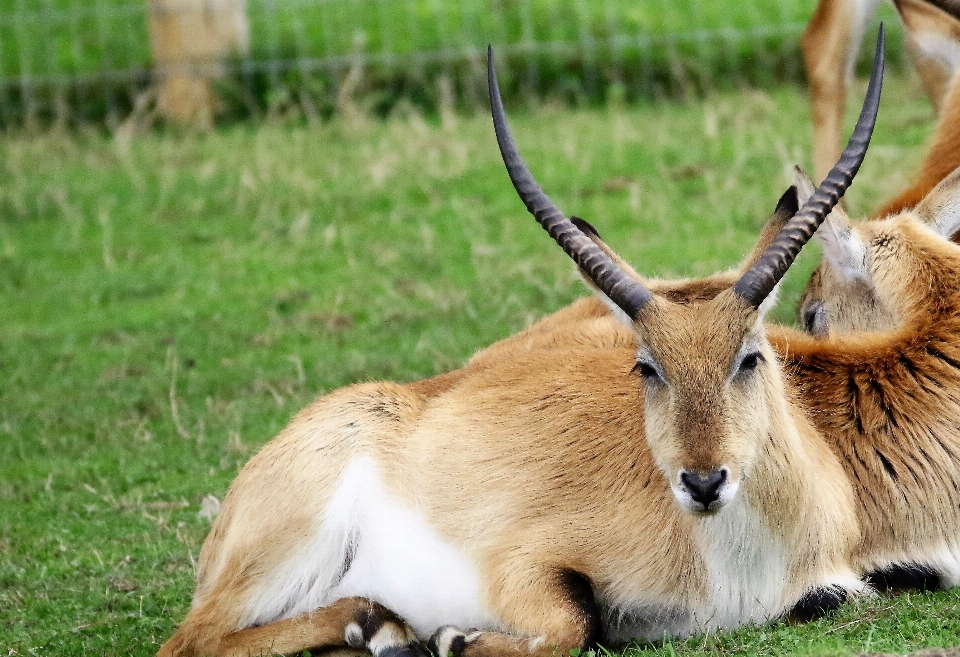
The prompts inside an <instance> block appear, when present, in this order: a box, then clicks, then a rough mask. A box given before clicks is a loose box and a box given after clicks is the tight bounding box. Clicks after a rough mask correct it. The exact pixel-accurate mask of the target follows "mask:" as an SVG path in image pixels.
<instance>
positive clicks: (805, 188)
mask: <svg viewBox="0 0 960 657" xmlns="http://www.w3.org/2000/svg"><path fill="white" fill-rule="evenodd" d="M793 186H794V187H796V188H797V202H798V203H799V204H800V205H801V206H802V205H803V204H804V203H806V202H807V199H809V198H810V197H811V196H813V192H814V190H815V189H816V188H815V186H814V184H813V181H812V180H810V176H808V175H807V174H806V173H805V172H804V170H803V169H801V168H800V167H798V166H795V167H793Z"/></svg>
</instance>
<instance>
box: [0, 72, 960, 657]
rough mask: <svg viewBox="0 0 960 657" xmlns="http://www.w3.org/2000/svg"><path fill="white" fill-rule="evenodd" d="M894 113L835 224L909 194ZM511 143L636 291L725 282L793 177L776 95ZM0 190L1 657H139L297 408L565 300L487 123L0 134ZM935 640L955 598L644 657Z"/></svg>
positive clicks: (545, 129)
mask: <svg viewBox="0 0 960 657" xmlns="http://www.w3.org/2000/svg"><path fill="white" fill-rule="evenodd" d="M860 91H861V90H857V91H855V93H854V97H859V93H860ZM919 97H920V92H919V90H918V88H917V86H916V85H915V84H910V83H907V82H904V81H903V80H898V79H896V78H894V79H891V80H889V81H888V84H887V89H886V92H885V100H884V107H883V110H882V114H881V118H880V122H879V125H878V128H877V133H876V136H875V142H874V145H873V147H872V148H871V151H870V155H869V158H868V160H867V162H866V164H865V165H864V168H863V171H862V173H861V175H860V177H859V178H858V182H857V184H856V185H855V186H854V189H853V190H852V192H851V206H852V208H853V209H854V210H856V209H863V208H866V207H870V206H872V205H874V204H875V203H876V202H878V201H879V200H880V199H881V198H883V197H885V196H887V195H888V194H889V193H891V192H892V191H893V190H896V189H898V188H900V187H901V186H902V185H903V184H904V182H905V180H906V174H905V173H904V172H907V171H910V170H911V168H912V166H913V165H914V164H915V163H916V161H917V159H918V156H919V153H920V150H919V148H918V145H919V144H921V143H922V141H923V139H924V137H925V135H926V134H927V133H928V131H929V128H930V125H931V120H932V119H931V112H930V110H929V108H928V107H927V105H926V104H925V103H924V102H923V101H921V100H919ZM851 111H853V109H851ZM512 117H513V125H514V128H515V133H516V135H517V138H518V140H519V142H520V144H521V146H522V147H523V149H524V152H525V155H526V156H527V159H528V162H529V163H530V165H531V167H532V168H533V170H534V171H535V172H536V174H537V176H538V177H539V179H540V181H541V182H542V184H543V185H544V186H545V187H546V189H547V190H549V192H550V193H551V194H552V195H553V196H554V198H555V199H556V200H557V201H558V202H559V203H560V204H561V205H562V206H563V207H565V208H567V209H568V211H569V212H571V213H573V212H576V213H578V214H580V215H582V216H584V217H585V218H587V219H589V220H590V221H592V222H594V223H595V225H596V226H597V227H598V229H599V230H600V231H601V232H602V234H603V235H604V237H605V238H606V239H607V241H608V242H609V243H610V244H611V245H613V246H614V247H615V248H617V249H619V250H620V251H621V252H622V253H623V254H624V256H625V257H627V259H628V260H630V261H631V262H632V263H634V264H635V265H636V266H637V267H638V268H639V269H640V270H641V271H642V272H644V273H645V274H649V275H660V276H678V275H702V274H707V273H710V272H713V271H715V270H717V269H720V268H722V267H726V266H729V265H731V264H733V263H735V262H737V261H738V259H739V258H740V257H741V256H742V255H743V254H744V253H746V252H747V250H748V249H749V246H750V244H751V243H752V240H753V239H754V238H755V236H756V235H757V232H758V230H759V228H760V226H761V225H762V223H763V221H764V219H765V217H766V216H767V215H768V213H769V212H770V211H771V210H772V208H773V205H774V203H775V201H776V199H777V198H778V196H779V195H780V193H781V192H782V191H783V190H784V189H785V172H786V171H787V170H788V167H789V166H790V165H792V164H793V163H794V162H796V161H800V162H806V161H807V160H808V157H807V152H808V144H809V142H810V139H809V127H808V126H809V119H808V116H807V113H806V99H805V98H804V96H803V95H802V94H800V93H798V92H797V91H796V90H795V89H793V88H778V89H775V90H773V91H771V92H769V93H761V92H741V93H737V94H727V93H717V94H712V95H710V96H708V97H707V98H706V100H704V101H703V102H698V103H690V104H655V105H642V106H638V107H628V108H623V107H617V106H610V107H608V108H606V109H590V110H586V109H585V110H580V111H570V110H566V109H556V108H551V107H545V108H542V109H540V110H538V111H536V112H533V113H529V112H526V113H525V112H523V111H514V112H512ZM0 180H2V181H3V182H2V184H0V651H3V650H14V651H16V654H20V655H29V654H35V655H80V654H90V655H150V654H153V653H154V652H155V650H156V649H157V647H158V645H159V643H160V642H161V641H162V640H164V639H165V638H166V637H168V636H169V635H170V634H171V633H172V631H173V628H174V627H175V624H176V623H177V622H178V621H179V620H181V619H182V618H183V616H184V614H185V612H186V609H187V607H188V605H189V601H190V596H191V592H192V583H193V574H192V563H193V560H194V559H195V558H196V555H197V552H198V550H199V547H200V545H201V543H202V541H203V538H204V536H205V534H206V532H207V530H208V528H209V524H208V522H207V521H206V520H202V519H200V518H199V517H198V510H199V508H200V503H201V500H202V499H203V498H204V496H206V495H209V494H212V495H215V496H217V497H222V496H223V494H224V491H225V490H226V487H227V486H228V484H229V483H230V481H231V480H232V479H233V477H234V476H235V475H236V473H237V471H238V469H239V468H240V467H241V466H242V464H243V463H244V462H245V461H246V459H247V458H248V457H249V456H250V455H251V454H252V453H254V452H255V451H256V450H257V449H258V448H259V447H260V446H261V445H262V444H263V443H265V442H266V441H267V440H269V439H270V438H271V437H272V436H273V435H274V434H275V433H276V432H277V431H278V430H279V429H280V428H281V427H282V426H283V425H284V424H285V422H286V421H287V420H288V419H289V418H290V416H291V415H292V414H293V413H294V412H295V411H296V410H297V409H299V408H300V407H302V406H304V405H305V404H306V403H308V402H309V400H311V399H312V398H313V397H314V396H315V395H317V394H318V393H321V392H324V391H329V390H331V389H333V388H335V387H338V386H342V385H346V384H349V383H352V382H355V381H363V380H368V379H374V378H391V379H398V380H410V379H414V378H417V377H423V376H428V375H431V374H434V373H437V372H442V371H444V370H447V369H450V368H452V367H456V366H458V365H459V364H461V363H463V362H464V360H465V359H466V358H468V357H469V356H470V354H471V353H473V352H474V351H475V350H477V349H479V348H482V347H483V346H485V345H487V344H489V343H491V342H492V341H494V340H496V339H498V338H501V337H504V336H507V335H509V334H511V333H513V332H515V331H517V330H519V329H521V328H522V327H524V326H526V325H528V324H529V323H530V322H532V321H534V320H535V319H537V318H538V317H541V316H542V315H544V314H545V313H548V312H551V311H553V310H555V309H557V308H560V307H561V306H563V305H564V304H566V303H568V302H570V301H571V300H573V299H575V298H577V297H579V296H582V295H583V294H584V293H585V292H584V290H583V289H582V287H581V286H580V284H579V283H578V282H576V279H575V277H574V274H573V271H572V266H571V264H570V262H569V261H568V259H567V258H566V256H564V255H563V254H562V253H561V252H560V250H559V249H558V248H556V246H555V245H553V244H552V243H550V240H549V239H548V238H547V237H546V235H544V234H543V231H542V230H540V229H539V228H538V227H537V226H536V225H535V224H534V222H533V220H532V219H530V218H529V216H528V215H527V214H526V213H525V212H524V211H523V209H522V207H521V205H520V203H519V201H518V200H517V199H516V198H515V196H514V194H513V192H512V190H511V188H510V186H509V183H508V181H507V178H506V175H505V173H504V172H503V170H502V165H501V164H500V162H499V158H498V154H497V151H496V147H495V145H494V141H493V137H492V131H491V127H490V124H489V120H488V119H487V118H486V117H485V116H456V117H448V120H447V122H446V124H445V125H439V124H437V123H433V122H429V121H425V120H424V119H423V118H422V117H421V116H420V115H418V114H415V113H410V114H406V115H400V114H397V115H395V116H394V117H393V118H391V119H390V120H388V121H385V122H374V121H362V120H358V121H357V122H356V123H347V122H345V121H338V122H333V123H328V124H325V125H323V126H320V127H305V126H302V125H299V124H294V125H284V124H281V123H276V124H266V125H262V126H260V127H259V128H258V129H252V128H250V127H237V128H234V129H231V130H224V131H221V132H217V133H214V134H209V135H205V136H199V137H194V138H185V139H175V138H172V137H170V136H163V135H147V136H144V137H142V138H138V139H137V140H135V141H132V142H126V141H117V140H110V139H106V138H103V137H102V136H100V135H99V134H95V133H80V134H73V135H57V134H49V135H44V136H33V137H13V136H8V137H7V138H5V139H4V140H3V141H0ZM814 261H815V254H814V253H805V254H804V256H803V258H802V261H801V262H800V263H798V265H797V267H795V269H796V271H794V272H792V274H793V275H792V276H791V278H790V280H789V281H788V285H787V288H788V289H787V290H786V294H785V297H786V299H785V302H784V303H783V304H782V307H781V309H780V310H778V316H779V317H780V318H781V319H785V320H787V321H789V319H790V318H791V316H792V305H793V303H794V302H795V300H796V293H797V290H798V289H799V287H800V286H801V285H802V283H803V280H804V276H805V272H808V271H809V269H810V267H812V265H813V263H814ZM958 618H960V594H958V593H956V592H953V593H938V594H930V595H927V594H914V595H911V596H909V597H906V596H905V597H900V598H896V599H881V600H878V601H876V602H869V603H862V606H861V607H860V608H855V607H853V606H849V607H846V608H844V609H843V610H842V611H841V612H840V613H839V614H838V615H836V616H834V617H833V618H830V619H827V620H824V621H820V622H818V623H814V624H811V625H806V626H795V627H788V626H784V625H773V626H769V627H762V628H748V629H744V630H742V631H739V632H734V633H728V634H722V635H719V636H718V637H715V638H706V639H704V638H695V639H692V640H691V641H689V642H673V643H669V644H665V645H663V646H659V647H654V648H650V649H647V650H645V651H644V652H650V653H656V654H661V655H674V654H682V655H692V654H701V653H702V654H710V655H721V654H726V653H731V652H736V653H744V654H758V655H760V654H762V655H779V654H783V653H785V652H789V653H792V654H804V655H807V654H818V653H821V652H824V653H829V654H837V655H840V654H850V653H854V652H857V651H859V650H865V649H873V650H879V649H883V650H892V651H906V650H909V649H913V648H917V647H921V646H926V645H948V644H954V645H955V644H960V622H958V620H957V619H958ZM11 654H14V653H11Z"/></svg>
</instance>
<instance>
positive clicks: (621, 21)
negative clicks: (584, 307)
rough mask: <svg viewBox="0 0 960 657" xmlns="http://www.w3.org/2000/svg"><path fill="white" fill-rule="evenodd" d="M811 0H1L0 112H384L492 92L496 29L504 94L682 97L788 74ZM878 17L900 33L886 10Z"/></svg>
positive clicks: (48, 119) (147, 117) (0, 119)
mask: <svg viewBox="0 0 960 657" xmlns="http://www.w3.org/2000/svg"><path fill="white" fill-rule="evenodd" d="M813 5H814V3H813V2H812V1H811V0H767V1H762V2H761V1H756V0H754V1H750V2H744V1H742V0H710V1H709V2H704V1H702V0H644V1H643V2H638V1H636V0H461V1H458V2H448V1H446V0H0V125H2V126H21V125H28V126H32V125H37V124H41V125H42V124H49V123H54V124H70V123H89V122H104V123H105V124H106V125H108V126H110V127H112V128H116V127H117V126H119V125H120V124H121V123H122V122H123V121H125V120H129V119H130V118H131V117H133V118H134V119H135V120H138V121H140V122H141V123H142V122H144V121H146V122H149V121H152V120H154V119H155V118H156V117H157V116H160V117H166V118H168V119H172V120H174V121H176V122H179V123H194V124H198V125H210V124H211V122H212V121H213V120H214V118H217V119H219V120H230V119H234V120H236V119H243V118H247V117H256V116H272V115H277V114H289V113H290V112H297V113H302V114H303V115H305V116H307V117H311V118H325V117H329V116H331V115H332V114H333V113H334V112H335V111H336V110H337V109H343V108H344V106H350V104H351V103H353V102H358V101H357V99H362V108H363V109H364V110H367V111H372V112H375V113H380V114H384V113H386V112H389V111H390V110H391V109H392V108H394V107H395V106H396V105H397V104H398V103H403V102H409V103H412V104H413V105H414V106H416V107H419V108H423V109H427V110H430V109H435V108H438V107H441V106H445V105H446V106H475V105H479V104H483V103H484V102H485V98H486V94H485V91H484V89H485V87H484V82H485V74H484V69H483V62H484V51H485V48H486V45H487V43H488V42H489V41H492V42H493V44H494V45H495V46H496V47H497V52H498V55H499V57H500V67H501V81H502V82H503V84H504V85H505V94H506V96H507V97H508V99H509V96H510V95H511V94H516V93H518V92H520V91H522V92H523V93H524V94H525V95H527V96H528V97H529V95H531V94H532V95H535V96H537V97H551V98H561V99H565V100H569V101H576V102H583V101H603V100H606V99H609V98H610V97H615V98H620V97H623V98H625V99H651V98H663V97H671V98H676V97H688V96H689V95H690V94H692V93H697V92H703V91H705V90H711V89H715V88H731V87H736V86H743V85H745V84H747V85H753V86H757V85H760V86H763V85H769V84H771V83H776V82H789V81H794V82H799V81H801V80H802V79H803V74H804V73H803V64H802V59H801V57H800V51H799V36H800V34H801V33H802V31H803V28H804V26H805V24H806V22H807V20H809V17H810V14H811V13H812V11H813ZM882 15H883V16H885V17H886V18H887V19H888V26H889V27H891V28H892V30H891V33H890V37H891V39H890V40H891V41H892V42H894V43H897V42H899V37H900V35H901V33H902V31H901V28H900V23H899V21H897V20H896V19H895V13H894V12H893V9H892V7H891V6H884V9H883V12H882ZM890 19H893V20H890ZM871 31H872V30H871ZM864 50H865V51H866V52H870V49H869V48H865V49H864ZM898 52H899V49H894V52H891V55H893V57H894V60H897V59H898V55H897V53H898ZM894 63H895V64H896V63H897V62H896V61H895V62H894Z"/></svg>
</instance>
